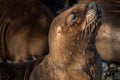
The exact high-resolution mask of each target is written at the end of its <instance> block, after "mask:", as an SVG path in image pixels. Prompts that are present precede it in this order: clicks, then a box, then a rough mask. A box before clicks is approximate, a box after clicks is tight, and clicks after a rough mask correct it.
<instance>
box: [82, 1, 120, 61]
mask: <svg viewBox="0 0 120 80" xmlns="http://www.w3.org/2000/svg"><path fill="white" fill-rule="evenodd" d="M92 1H96V2H97V3H98V4H99V5H100V6H101V7H102V10H103V12H104V18H103V24H102V27H101V29H100V30H99V33H98V36H97V42H96V46H97V50H98V52H99V54H100V56H101V58H102V59H103V60H105V61H108V62H115V63H120V50H119V49H120V45H119V44H120V0H80V3H89V2H92Z"/></svg>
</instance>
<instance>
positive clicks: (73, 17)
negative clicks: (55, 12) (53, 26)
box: [69, 12, 79, 25]
mask: <svg viewBox="0 0 120 80" xmlns="http://www.w3.org/2000/svg"><path fill="white" fill-rule="evenodd" d="M78 16H79V15H78V14H77V13H76V12H72V13H71V14H70V16H69V24H70V25H73V24H75V23H76V22H77V20H78Z"/></svg>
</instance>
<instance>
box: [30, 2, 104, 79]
mask: <svg viewBox="0 0 120 80" xmlns="http://www.w3.org/2000/svg"><path fill="white" fill-rule="evenodd" d="M91 4H92V3H91ZM92 6H93V5H92ZM94 6H95V5H94ZM88 8H89V7H87V9H88ZM94 8H95V7H94ZM90 9H91V8H90ZM72 12H77V14H78V15H79V16H78V17H77V21H76V22H75V23H74V24H70V21H71V17H70V15H71V14H72ZM86 12H87V10H86V4H79V5H77V6H74V7H72V8H70V9H68V10H66V11H65V12H63V13H62V14H60V15H59V16H57V17H56V18H55V19H54V20H53V22H52V24H51V27H50V31H49V50H50V51H49V52H50V53H49V54H48V56H47V57H46V58H45V59H44V60H43V61H42V62H41V63H40V64H39V65H38V66H37V67H36V68H35V69H34V70H33V71H32V73H31V74H30V80H101V75H102V67H101V60H100V58H99V55H98V54H97V51H96V48H95V37H96V35H97V32H98V29H99V27H100V24H98V25H97V22H96V25H97V26H96V27H95V28H93V26H92V28H91V29H88V30H87V25H86V24H87V23H86V19H88V18H86ZM91 17H92V16H91ZM89 19H90V18H89ZM92 25H94V24H92ZM92 29H93V30H92Z"/></svg>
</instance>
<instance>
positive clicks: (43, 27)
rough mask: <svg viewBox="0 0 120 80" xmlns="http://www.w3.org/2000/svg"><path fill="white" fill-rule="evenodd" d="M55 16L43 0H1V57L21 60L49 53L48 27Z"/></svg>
mask: <svg viewBox="0 0 120 80" xmlns="http://www.w3.org/2000/svg"><path fill="white" fill-rule="evenodd" d="M52 19H53V15H52V13H51V12H50V10H49V9H48V8H47V7H45V6H44V4H42V3H41V2H40V1H39V0H36V1H34V0H32V1H29V0H25V1H22V0H21V1H16V0H6V1H4V0H1V1H0V30H1V32H0V33H1V36H0V37H1V38H0V45H1V46H0V52H1V53H0V58H2V59H3V58H4V60H6V59H8V60H10V61H11V62H15V63H19V62H24V61H25V62H26V61H27V60H34V59H36V58H38V57H40V56H42V55H45V54H47V53H48V30H49V25H50V23H51V21H52Z"/></svg>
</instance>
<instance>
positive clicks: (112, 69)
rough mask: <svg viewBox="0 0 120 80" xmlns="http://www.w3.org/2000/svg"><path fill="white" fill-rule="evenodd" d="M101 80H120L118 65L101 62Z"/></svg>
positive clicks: (119, 66) (119, 67)
mask: <svg viewBox="0 0 120 80" xmlns="http://www.w3.org/2000/svg"><path fill="white" fill-rule="evenodd" d="M102 80H120V65H117V64H113V63H111V64H109V63H106V62H103V79H102Z"/></svg>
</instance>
